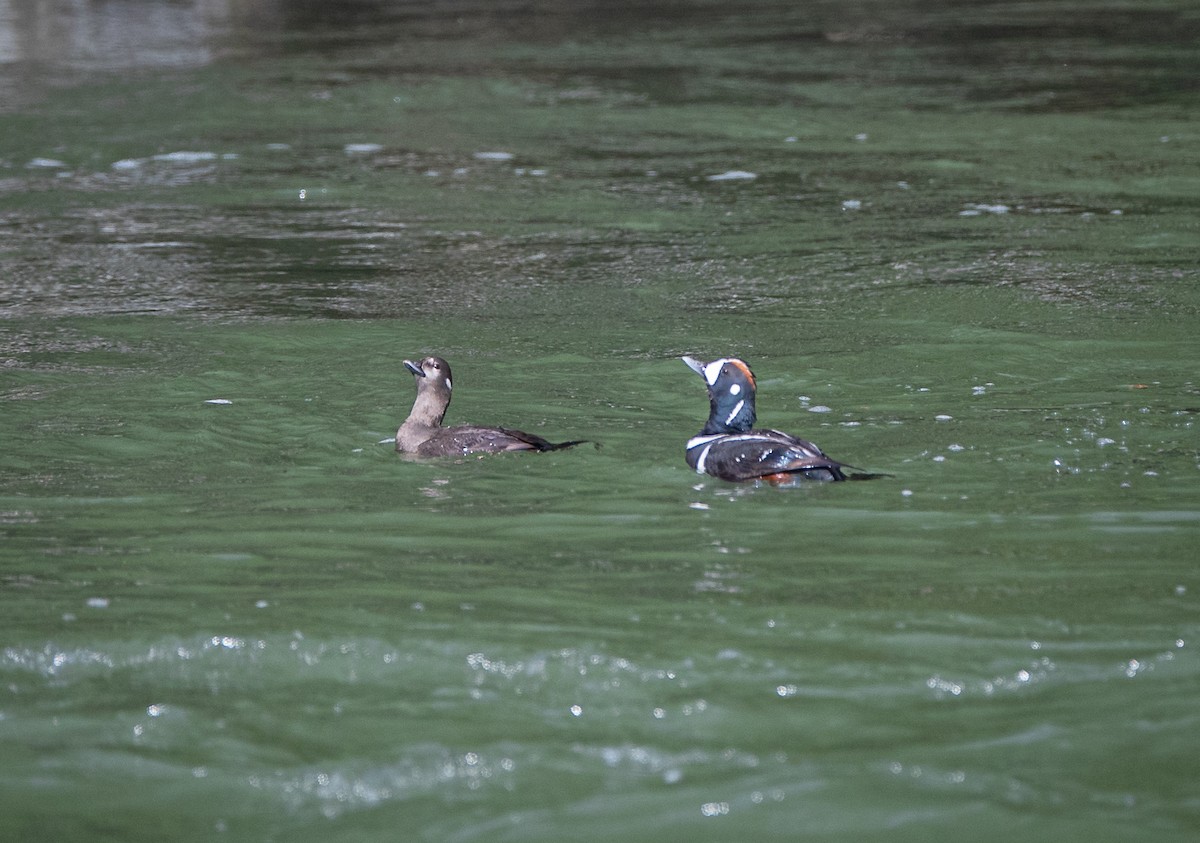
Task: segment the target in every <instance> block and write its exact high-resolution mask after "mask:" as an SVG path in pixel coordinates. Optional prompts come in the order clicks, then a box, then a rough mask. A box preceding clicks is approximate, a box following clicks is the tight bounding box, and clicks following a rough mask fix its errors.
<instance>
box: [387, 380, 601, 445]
mask: <svg viewBox="0 0 1200 843" xmlns="http://www.w3.org/2000/svg"><path fill="white" fill-rule="evenodd" d="M404 367H405V368H406V369H408V370H409V371H410V372H412V373H413V374H414V375H416V377H417V399H416V400H415V401H413V406H412V412H410V413H409V414H408V418H407V419H405V420H404V424H402V425H400V429H399V430H397V431H396V450H397V451H399V452H400V453H404V454H416V455H417V456H421V457H450V456H462V455H463V454H497V453H500V452H502V451H557V450H558V449H560V448H569V447H571V446H572V445H578V444H579V443H580V442H582V441H584V440H582V439H579V440H576V441H573V442H558V443H554V442H547V441H546V440H545V439H543V438H542V437H540V436H535V435H534V434H532V433H525V432H524V431H522V430H511V429H509V428H504V427H476V426H475V425H470V424H460V425H456V426H454V427H442V418H443V417H444V416H445V415H446V408H447V407H449V406H450V391H451V390H452V389H453V383H452V381H451V379H450V364H449V363H447V362H446V361H445V360H443V359H442V358H440V357H426V358H425V359H423V360H422V361H421V362H420V363H414V362H413V361H411V360H405V361H404Z"/></svg>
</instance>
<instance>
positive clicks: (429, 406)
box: [404, 357, 454, 425]
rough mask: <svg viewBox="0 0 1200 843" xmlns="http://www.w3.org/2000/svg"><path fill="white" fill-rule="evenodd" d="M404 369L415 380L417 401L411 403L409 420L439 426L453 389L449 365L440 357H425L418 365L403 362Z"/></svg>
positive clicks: (408, 361) (407, 361)
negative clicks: (414, 377) (411, 374)
mask: <svg viewBox="0 0 1200 843" xmlns="http://www.w3.org/2000/svg"><path fill="white" fill-rule="evenodd" d="M404 368H406V369H408V370H409V371H410V372H412V373H413V374H414V375H416V378H417V400H416V401H414V402H413V409H412V413H411V414H409V419H410V420H412V421H418V422H420V423H423V424H430V425H439V424H441V423H442V418H443V417H444V416H445V415H446V408H447V407H449V406H450V393H451V391H452V390H453V388H454V385H453V382H452V381H451V379H450V364H449V363H447V362H446V361H445V360H443V359H442V358H441V357H425V358H422V359H421V362H419V363H414V362H413V361H412V360H405V361H404Z"/></svg>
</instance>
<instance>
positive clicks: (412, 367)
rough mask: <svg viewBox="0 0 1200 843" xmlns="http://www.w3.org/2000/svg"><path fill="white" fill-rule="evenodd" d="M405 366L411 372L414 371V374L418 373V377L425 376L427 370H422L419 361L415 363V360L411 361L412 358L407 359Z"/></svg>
mask: <svg viewBox="0 0 1200 843" xmlns="http://www.w3.org/2000/svg"><path fill="white" fill-rule="evenodd" d="M404 368H406V369H408V370H409V371H410V372H412V373H413V374H414V375H416V376H417V377H418V378H423V377H425V372H423V371H422V370H421V366H420V365H419V364H417V363H414V362H413V361H411V360H405V361H404Z"/></svg>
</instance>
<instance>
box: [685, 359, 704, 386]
mask: <svg viewBox="0 0 1200 843" xmlns="http://www.w3.org/2000/svg"><path fill="white" fill-rule="evenodd" d="M679 359H680V360H682V361H683V362H684V363H686V364H687V366H688V368H689V369H691V370H692V371H693V372H695V373H696V374H697V375H699V376H700V377H702V378H704V379H705V381H707V380H708V376H707V375H706V374H705V373H704V367H705V366H706V365H707V364H706V363H703V362H701V361H699V360H697V359H696V358H695V357H680V358H679Z"/></svg>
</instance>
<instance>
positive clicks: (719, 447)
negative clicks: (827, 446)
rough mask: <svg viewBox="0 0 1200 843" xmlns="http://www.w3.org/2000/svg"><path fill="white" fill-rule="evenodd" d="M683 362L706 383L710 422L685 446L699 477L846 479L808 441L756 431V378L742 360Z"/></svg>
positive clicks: (776, 480)
mask: <svg viewBox="0 0 1200 843" xmlns="http://www.w3.org/2000/svg"><path fill="white" fill-rule="evenodd" d="M683 362H684V363H686V364H687V365H688V366H689V367H691V369H692V370H693V371H695V372H696V373H697V374H699V375H700V376H701V377H703V378H704V382H705V383H706V384H708V401H709V406H710V409H709V414H708V421H707V422H706V423H705V425H704V429H703V430H701V431H700V434H699V435H698V436H693V437H692V438H691V439H689V440H688V443H687V462H688V465H690V466H691V467H692V468H694V469H696V472H697V473H698V474H706V473H707V474H711V475H712V476H713V477H720V478H721V479H722V480H767V481H769V482H771V483H783V482H788V481H790V480H793V479H795V478H797V477H807V478H809V479H812V480H845V479H846V475H845V474H844V473H843V472H842V466H843V465H844V463H840V462H838V461H837V460H834V459H830V458H829V457H827V456H825V454H824V452H823V451H822V450H821V449H820V448H818V447H817V446H816V445H814V444H813V443H812V442H806V441H805V440H803V439H798V438H796V437H795V436H792V435H791V434H789V433H783V432H782V431H778V430H766V429H759V430H755V429H754V421H755V412H754V373H753V372H751V371H750V367H749V366H747V365H746V363H745V362H744V361H742V360H738V359H737V358H736V357H722V358H721V359H720V360H714V361H713V362H711V363H702V362H700V361H699V360H696V359H694V358H692V357H684V358H683Z"/></svg>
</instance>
